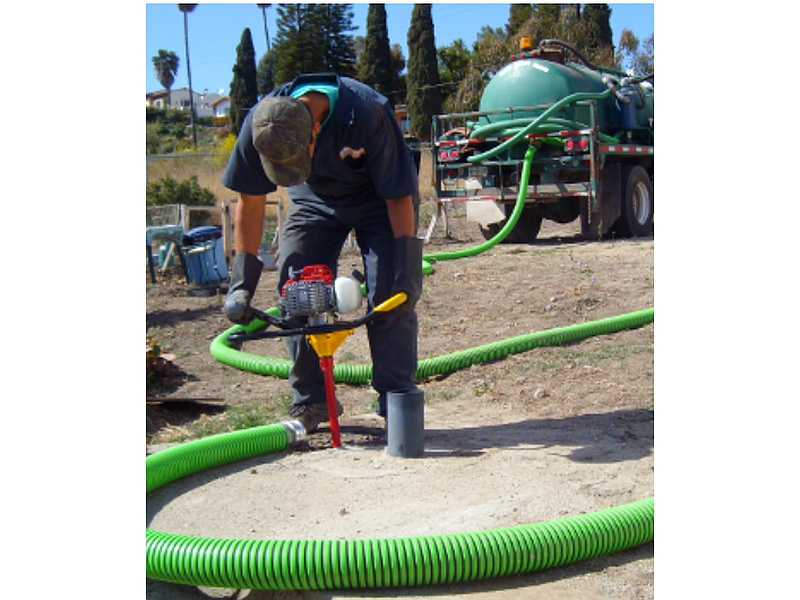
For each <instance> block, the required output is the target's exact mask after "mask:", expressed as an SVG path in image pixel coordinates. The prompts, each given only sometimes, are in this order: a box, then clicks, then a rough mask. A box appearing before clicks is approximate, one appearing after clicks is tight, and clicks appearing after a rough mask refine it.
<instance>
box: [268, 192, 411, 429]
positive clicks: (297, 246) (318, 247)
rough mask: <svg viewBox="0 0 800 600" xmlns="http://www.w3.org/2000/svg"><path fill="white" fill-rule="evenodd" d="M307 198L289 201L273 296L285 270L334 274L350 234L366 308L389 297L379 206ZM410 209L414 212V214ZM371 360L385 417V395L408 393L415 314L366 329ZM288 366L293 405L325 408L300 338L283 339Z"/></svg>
mask: <svg viewBox="0 0 800 600" xmlns="http://www.w3.org/2000/svg"><path fill="white" fill-rule="evenodd" d="M309 196H312V197H310V198H308V199H300V200H294V199H293V200H291V201H290V203H289V210H288V212H287V215H286V220H285V223H284V230H283V235H282V237H281V244H280V251H279V273H280V276H279V279H278V293H280V289H281V287H282V286H283V284H284V283H285V282H286V280H287V279H288V278H289V269H290V268H293V269H295V270H300V269H302V268H303V267H305V266H308V265H316V264H324V265H327V266H328V268H330V269H331V271H332V272H333V273H334V275H335V274H336V271H337V264H338V259H339V254H340V252H341V250H342V246H343V244H344V242H345V241H346V239H347V235H348V234H349V233H350V231H351V230H355V232H356V240H357V242H358V246H359V248H360V250H361V255H362V259H363V266H364V275H365V277H366V285H367V301H368V306H369V308H372V307H374V306H377V305H378V304H380V303H381V302H383V301H385V300H387V299H388V298H390V297H391V295H392V284H393V282H394V266H393V262H394V256H393V252H394V236H393V234H392V228H391V224H390V223H389V216H388V213H387V210H386V203H385V202H384V201H373V202H368V203H364V204H357V205H355V206H332V205H330V204H327V203H324V202H322V201H321V200H319V199H318V198H315V197H313V194H309ZM418 208H419V207H418V205H415V210H418ZM366 328H367V339H368V341H369V347H370V353H371V356H372V387H373V388H374V389H375V390H376V391H377V392H378V393H379V407H378V412H379V413H380V414H385V413H384V411H385V397H386V393H387V392H390V391H401V390H408V389H410V388H413V387H414V375H415V373H416V370H417V332H418V324H417V314H416V312H415V311H413V310H401V309H395V310H392V311H390V312H388V313H386V314H384V315H381V316H379V317H378V318H376V319H375V320H373V321H371V322H370V323H369V324H367V325H366ZM286 348H287V351H288V353H289V358H290V359H291V360H292V361H293V366H292V369H291V371H290V373H289V384H290V385H291V386H292V390H293V392H294V403H295V404H313V403H324V402H325V383H324V379H323V375H322V371H321V370H320V367H319V357H318V356H317V354H316V352H315V351H314V349H313V348H311V346H310V345H309V343H308V341H307V340H306V339H305V337H304V336H295V337H291V338H286Z"/></svg>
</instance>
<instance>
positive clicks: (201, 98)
mask: <svg viewBox="0 0 800 600" xmlns="http://www.w3.org/2000/svg"><path fill="white" fill-rule="evenodd" d="M192 95H193V97H194V110H195V114H197V116H198V117H213V116H222V115H224V114H227V111H228V110H230V100H228V101H227V102H225V101H223V102H220V103H218V104H217V107H216V108H215V106H214V103H216V102H217V101H218V100H220V99H221V98H223V96H221V95H220V94H217V93H215V92H204V93H199V92H197V91H194V90H192ZM166 103H167V97H166V93H165V90H161V91H159V92H156V93H154V94H147V104H148V105H149V106H156V107H158V108H164V106H165V105H166ZM169 105H170V108H178V109H180V110H189V108H190V107H191V102H189V88H185V87H184V88H174V89H172V90H171V92H170V102H169ZM220 107H221V108H220ZM220 110H223V111H225V112H222V113H220Z"/></svg>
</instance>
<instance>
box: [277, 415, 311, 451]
mask: <svg viewBox="0 0 800 600" xmlns="http://www.w3.org/2000/svg"><path fill="white" fill-rule="evenodd" d="M281 425H282V426H283V428H284V429H285V430H286V433H287V434H288V435H289V442H288V445H289V446H291V445H293V444H297V443H299V442H302V441H303V440H304V439H306V428H305V427H304V426H303V424H302V423H301V422H300V421H283V422H282V423H281Z"/></svg>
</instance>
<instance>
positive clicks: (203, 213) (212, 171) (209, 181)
mask: <svg viewBox="0 0 800 600" xmlns="http://www.w3.org/2000/svg"><path fill="white" fill-rule="evenodd" d="M420 152H421V164H420V171H419V189H420V196H421V197H422V199H423V205H422V207H421V213H420V220H421V221H422V222H427V221H428V220H429V218H430V216H431V214H432V213H433V212H435V209H432V208H431V207H430V202H429V201H426V199H427V198H430V197H431V196H433V195H435V192H434V188H433V177H432V175H433V173H432V161H431V148H430V146H429V145H425V146H423V147H421V148H420ZM228 157H229V155H227V154H153V155H147V183H154V182H157V181H160V180H162V179H164V178H166V177H169V178H172V179H173V180H175V181H177V182H179V183H180V182H184V181H187V180H189V179H191V178H192V177H196V178H197V184H198V185H199V186H200V188H204V189H207V190H209V191H210V192H211V193H212V194H213V195H214V198H215V199H216V204H215V206H192V205H190V204H180V203H175V204H170V205H166V206H148V207H147V223H146V226H147V227H148V228H152V227H164V226H170V225H180V226H181V227H182V228H183V230H184V231H188V230H190V229H192V228H194V227H198V226H201V225H217V226H219V227H220V228H221V229H222V231H223V239H224V246H225V254H226V256H228V257H232V255H233V235H232V220H233V214H234V211H235V205H236V202H237V198H238V195H237V194H236V193H235V192H233V191H231V190H229V189H227V188H226V187H225V186H223V185H222V181H221V180H222V175H223V173H224V171H225V166H226V165H227V162H228ZM287 203H288V196H287V194H286V191H285V190H284V189H283V188H279V189H278V191H277V192H274V193H272V194H269V195H268V196H267V206H266V215H265V221H264V237H263V239H262V248H264V249H265V252H266V251H272V250H273V249H274V248H275V247H276V245H277V242H278V240H279V236H280V224H281V219H282V215H283V214H285V209H286V207H287Z"/></svg>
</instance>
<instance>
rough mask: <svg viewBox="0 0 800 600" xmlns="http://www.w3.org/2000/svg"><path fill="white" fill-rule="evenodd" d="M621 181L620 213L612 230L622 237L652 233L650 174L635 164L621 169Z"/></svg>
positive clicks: (652, 204) (651, 186)
mask: <svg viewBox="0 0 800 600" xmlns="http://www.w3.org/2000/svg"><path fill="white" fill-rule="evenodd" d="M622 181H623V183H624V185H625V188H624V192H623V196H622V215H621V216H620V218H619V219H617V222H616V223H615V224H614V231H615V232H616V233H617V234H618V235H621V236H624V237H629V236H634V237H638V236H646V235H650V234H652V233H653V206H654V203H653V200H654V197H653V183H652V181H650V176H649V175H648V174H647V171H646V170H645V169H644V168H643V167H640V166H639V165H636V166H631V167H625V169H623V171H622Z"/></svg>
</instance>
